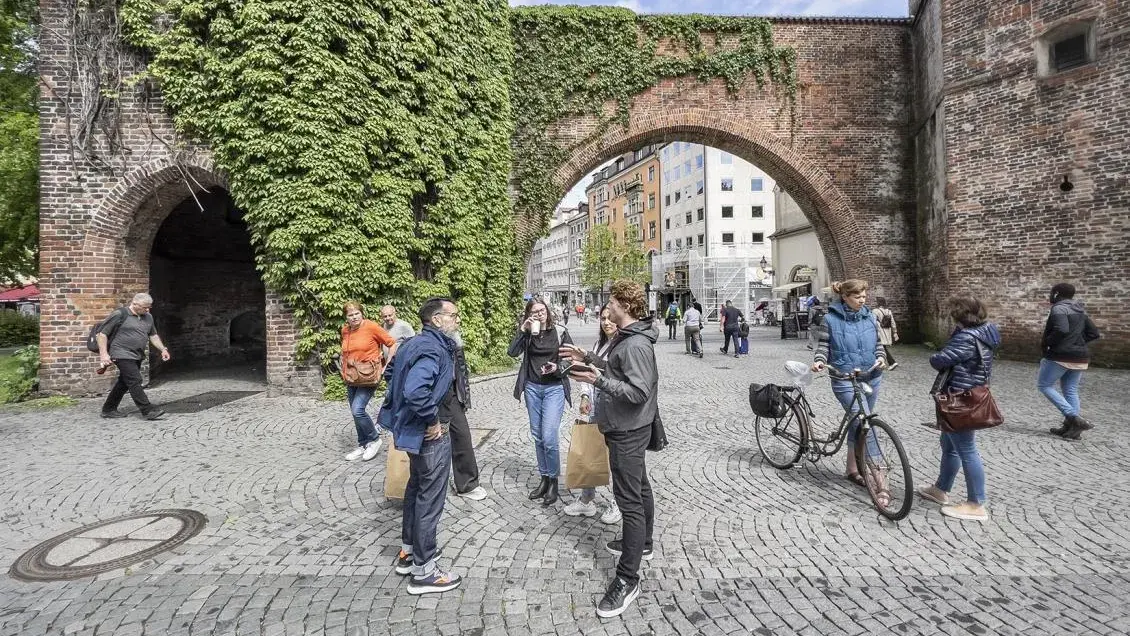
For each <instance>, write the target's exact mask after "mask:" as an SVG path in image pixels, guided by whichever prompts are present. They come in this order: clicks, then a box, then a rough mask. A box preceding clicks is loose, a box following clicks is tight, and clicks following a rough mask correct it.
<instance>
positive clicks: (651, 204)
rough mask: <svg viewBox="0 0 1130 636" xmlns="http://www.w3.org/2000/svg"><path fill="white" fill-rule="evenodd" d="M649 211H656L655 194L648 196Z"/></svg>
mask: <svg viewBox="0 0 1130 636" xmlns="http://www.w3.org/2000/svg"><path fill="white" fill-rule="evenodd" d="M647 209H649V210H654V209H655V193H654V192H652V193H651V194H649V195H647Z"/></svg>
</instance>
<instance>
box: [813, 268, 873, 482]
mask: <svg viewBox="0 0 1130 636" xmlns="http://www.w3.org/2000/svg"><path fill="white" fill-rule="evenodd" d="M832 291H833V292H835V293H836V294H839V296H840V300H839V301H837V302H834V303H832V304H830V305H829V306H828V313H827V314H825V315H824V322H823V324H821V330H820V343H819V346H817V348H816V356H815V357H814V361H813V363H812V370H813V371H823V370H824V368H825V367H829V366H830V367H832V368H833V369H835V370H836V371H838V372H839V373H841V374H848V373H851V372H852V371H853V370H854V369H860V370H862V371H863V375H862V376H860V379H861V380H862V381H864V382H866V383H867V384H869V385H871V394H870V395H868V396H867V408H868V409H869V410H870V411H871V412H872V413H874V412H875V403H876V402H877V401H878V399H879V383H880V381H881V380H882V376H883V368H884V365H885V364H886V362H885V360H886V353H885V352H884V351H883V344H882V342H881V341H880V340H879V321H878V320H876V319H875V315H874V314H873V313H871V309H870V308H869V307H867V281H865V280H859V279H857V278H851V279H848V280H845V281H843V282H836V283H832ZM832 392H833V393H835V395H836V399H837V400H839V401H840V404H843V405H844V409H845V410H846V409H848V408H850V407H851V404H852V398H853V397H854V392H853V390H852V387H851V381H850V380H839V379H836V378H832ZM858 436H859V419H858V418H857V419H856V420H854V421H853V422H852V423H851V426H850V428H849V429H848V445H847V446H848V454H847V474H846V475H844V476H845V477H846V478H847V479H849V480H851V481H853V482H855V483H856V484H859V485H861V486H862V485H863V478H862V477H861V476H860V475H859V468H858V467H857V466H856V463H855V451H854V449H855V440H856V438H857V437H858Z"/></svg>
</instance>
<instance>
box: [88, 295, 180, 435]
mask: <svg viewBox="0 0 1130 636" xmlns="http://www.w3.org/2000/svg"><path fill="white" fill-rule="evenodd" d="M152 307H153V297H152V296H150V295H149V294H136V295H134V297H133V300H131V301H130V303H129V305H128V306H127V307H125V308H122V309H119V310H118V311H116V312H114V315H112V316H110V318H109V320H107V321H106V323H105V324H104V325H103V326H102V330H101V331H99V332H98V334H97V335H96V336H95V339H96V340H97V341H98V357H99V359H100V360H101V363H102V366H103V367H108V366H110V365H111V364H113V365H116V366H117V367H118V381H117V382H115V383H114V386H113V388H111V389H110V393H109V394H108V395H107V396H106V401H105V402H104V403H103V404H102V417H107V418H115V417H125V416H126V414H125V413H122V412H121V411H119V410H118V405H119V404H121V403H122V398H123V397H125V394H126V393H127V392H129V394H130V397H132V398H133V402H134V404H137V408H138V409H140V410H141V415H142V416H143V417H145V419H147V420H156V419H160V418H161V416H162V415H164V414H165V412H164V411H163V410H161V409H159V408H157V407H155V406H153V405H152V404H150V402H149V397H148V396H146V395H145V389H143V388H141V384H142V380H141V362H142V361H143V360H144V359H145V346H146V345H147V344H152V345H153V346H154V347H156V348H157V350H158V351H160V352H161V359H162V360H164V361H165V362H168V361H169V358H171V357H172V356H171V355H169V349H168V347H166V346H165V344H164V343H163V342H161V336H158V335H157V326H156V325H155V324H154V323H153V314H151V313H149V310H150V309H151V308H152Z"/></svg>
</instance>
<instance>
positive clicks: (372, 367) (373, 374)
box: [342, 360, 384, 386]
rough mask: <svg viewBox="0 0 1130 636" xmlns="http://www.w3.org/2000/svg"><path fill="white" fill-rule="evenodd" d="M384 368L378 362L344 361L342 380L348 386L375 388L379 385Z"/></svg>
mask: <svg viewBox="0 0 1130 636" xmlns="http://www.w3.org/2000/svg"><path fill="white" fill-rule="evenodd" d="M383 371H384V367H383V366H382V365H381V363H380V361H379V360H377V361H374V362H362V361H360V360H346V361H345V368H344V369H343V373H342V378H343V379H344V380H345V383H346V384H348V385H349V386H377V385H378V384H380V383H381V375H382V372H383Z"/></svg>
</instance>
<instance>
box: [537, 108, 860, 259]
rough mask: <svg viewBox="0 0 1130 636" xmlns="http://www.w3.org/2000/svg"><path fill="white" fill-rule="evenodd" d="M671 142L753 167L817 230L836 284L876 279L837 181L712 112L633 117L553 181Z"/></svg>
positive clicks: (576, 177) (794, 152) (563, 182)
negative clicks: (710, 150) (698, 146)
mask: <svg viewBox="0 0 1130 636" xmlns="http://www.w3.org/2000/svg"><path fill="white" fill-rule="evenodd" d="M667 141H686V142H690V143H697V144H704V145H707V146H712V147H714V148H718V149H720V150H724V151H726V152H728V153H730V154H733V155H736V156H738V157H741V158H742V159H745V160H746V161H748V162H750V163H752V164H754V165H755V166H757V167H758V168H760V169H761V170H763V171H764V172H765V173H766V174H768V175H769V176H770V177H772V178H773V180H774V181H776V182H777V184H778V185H779V186H780V187H781V188H782V189H783V190H785V191H786V192H788V194H789V195H790V196H791V197H792V198H793V199H794V200H795V201H796V202H797V204H798V205H799V206H800V208H801V210H803V211H804V213H805V216H806V217H807V218H808V219H809V221H810V222H811V223H812V226H813V228H815V230H816V235H817V237H818V238H819V240H820V246H821V249H823V251H824V256H825V257H826V259H827V262H828V267H829V269H830V270H831V271H830V272H829V274H830V275H831V276H832V277H833V278H834V279H842V278H844V277H845V276H847V275H850V276H852V277H860V278H872V277H873V275H874V272H873V271H872V269H873V267H874V259H873V258H871V256H872V254H871V253H870V250H871V249H872V246H870V245H868V243H867V242H866V241H865V240H864V234H863V232H862V231H861V227H860V223H859V220H858V218H857V216H856V213H855V211H854V210H853V208H852V205H851V203H850V201H849V200H848V198H847V197H846V196H845V195H844V193H843V192H841V191H840V189H839V187H837V185H836V184H835V182H834V181H833V179H832V175H830V174H829V173H828V171H827V170H825V169H824V168H823V167H821V166H820V165H818V164H817V163H816V162H815V161H813V160H811V159H809V158H807V157H805V155H804V152H803V150H800V149H796V148H793V147H791V146H789V145H787V144H786V143H784V142H783V141H782V140H781V137H780V136H778V135H777V134H771V133H769V132H766V131H764V130H762V129H759V128H757V127H756V126H754V125H752V124H749V123H744V122H740V121H733V120H732V119H730V118H725V117H722V116H719V115H718V114H717V113H715V112H714V111H711V110H708V109H694V108H680V109H675V110H672V111H670V112H666V113H663V114H659V115H656V114H650V113H648V114H642V115H641V114H633V115H632V116H631V118H630V120H629V122H628V125H627V126H616V125H614V126H612V127H611V128H610V129H609V130H608V131H606V132H605V133H604V134H603V135H600V136H599V137H596V138H594V139H592V140H590V141H588V142H587V143H583V144H581V145H579V146H577V147H575V148H574V149H573V150H572V152H570V153H569V155H568V157H567V158H566V159H565V161H564V162H563V163H562V164H561V165H560V166H559V167H558V168H557V169H556V171H555V172H554V180H555V182H556V183H557V185H558V186H560V187H561V188H562V190H563V191H564V190H568V189H569V188H570V187H572V186H573V185H574V184H576V183H579V182H580V181H581V180H582V179H583V178H584V177H585V176H586V175H588V174H589V173H590V172H592V171H593V170H594V169H596V168H597V167H599V166H600V164H601V163H603V162H604V161H607V160H608V159H609V158H611V157H614V156H616V155H619V154H622V153H625V152H628V151H631V150H635V149H637V148H640V147H642V146H646V145H648V144H653V143H662V142H667Z"/></svg>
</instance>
